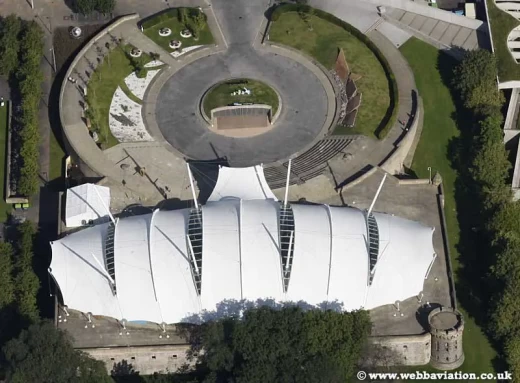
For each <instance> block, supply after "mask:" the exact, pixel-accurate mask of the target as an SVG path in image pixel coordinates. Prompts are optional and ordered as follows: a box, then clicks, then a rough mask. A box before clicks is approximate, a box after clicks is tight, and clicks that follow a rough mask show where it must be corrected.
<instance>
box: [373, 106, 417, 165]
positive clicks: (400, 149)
mask: <svg viewBox="0 0 520 383" xmlns="http://www.w3.org/2000/svg"><path fill="white" fill-rule="evenodd" d="M422 113H424V110H423V104H422V99H421V97H420V96H417V111H416V113H415V115H414V116H413V122H412V124H411V126H410V128H409V130H408V132H406V133H405V135H404V137H403V139H402V140H401V141H399V143H398V144H397V145H396V147H395V149H394V150H393V152H392V154H390V156H388V157H387V158H386V160H385V161H384V162H383V163H382V164H381V165H380V167H381V169H383V170H384V171H386V172H388V173H390V174H399V173H402V170H403V163H404V161H405V159H406V156H407V155H408V152H409V151H410V149H411V147H412V144H413V142H414V139H415V135H416V134H417V131H418V126H419V121H420V120H421V119H420V115H422Z"/></svg>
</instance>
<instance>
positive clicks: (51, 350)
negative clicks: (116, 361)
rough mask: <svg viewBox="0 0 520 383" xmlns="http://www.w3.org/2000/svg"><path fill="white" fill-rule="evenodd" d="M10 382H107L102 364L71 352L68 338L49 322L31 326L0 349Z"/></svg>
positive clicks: (71, 348) (108, 378)
mask: <svg viewBox="0 0 520 383" xmlns="http://www.w3.org/2000/svg"><path fill="white" fill-rule="evenodd" d="M3 354H4V358H5V361H6V366H5V370H6V377H7V381H8V382H10V383H28V382H53V383H69V382H77V383H109V382H112V379H111V378H110V377H109V376H108V374H107V372H106V370H105V366H104V364H103V362H100V361H96V360H94V359H92V358H90V357H89V356H88V355H86V354H84V353H82V352H79V351H76V350H74V348H73V346H72V339H71V338H70V336H69V335H67V334H66V333H64V332H63V331H61V330H58V329H56V328H55V327H54V325H53V324H52V323H50V322H42V323H37V324H33V325H31V326H30V327H29V328H28V329H27V330H23V331H22V333H21V334H20V336H19V337H18V338H16V339H13V340H10V341H9V342H7V343H6V345H5V346H4V347H3Z"/></svg>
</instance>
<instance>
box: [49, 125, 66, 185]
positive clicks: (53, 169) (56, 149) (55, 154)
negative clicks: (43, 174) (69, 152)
mask: <svg viewBox="0 0 520 383" xmlns="http://www.w3.org/2000/svg"><path fill="white" fill-rule="evenodd" d="M49 156H50V159H49V161H50V163H49V181H54V180H56V179H59V178H61V177H63V176H64V174H63V164H64V159H65V151H64V150H63V148H62V147H61V145H60V143H59V141H58V139H57V138H56V136H55V135H54V132H52V133H51V142H50V152H49Z"/></svg>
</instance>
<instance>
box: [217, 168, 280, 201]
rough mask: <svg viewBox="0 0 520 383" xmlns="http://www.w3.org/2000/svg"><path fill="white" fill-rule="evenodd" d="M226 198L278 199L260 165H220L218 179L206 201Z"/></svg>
mask: <svg viewBox="0 0 520 383" xmlns="http://www.w3.org/2000/svg"><path fill="white" fill-rule="evenodd" d="M228 199H243V200H251V199H260V200H262V199H271V200H273V201H278V199H277V198H276V196H275V195H274V194H273V192H272V191H271V188H270V187H269V185H268V184H267V181H266V180H265V176H264V169H263V167H262V165H257V166H252V167H249V168H228V167H224V166H221V167H220V169H219V171H218V180H217V184H216V185H215V188H214V189H213V192H212V193H211V195H210V196H209V198H208V201H222V200H228Z"/></svg>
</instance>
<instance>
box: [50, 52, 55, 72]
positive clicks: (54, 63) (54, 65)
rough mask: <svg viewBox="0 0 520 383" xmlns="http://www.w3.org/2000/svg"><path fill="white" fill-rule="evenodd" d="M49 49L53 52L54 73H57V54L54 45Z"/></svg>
mask: <svg viewBox="0 0 520 383" xmlns="http://www.w3.org/2000/svg"><path fill="white" fill-rule="evenodd" d="M49 51H50V52H51V54H52V64H53V69H54V73H56V55H55V54H54V47H52V48H51V49H49Z"/></svg>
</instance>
